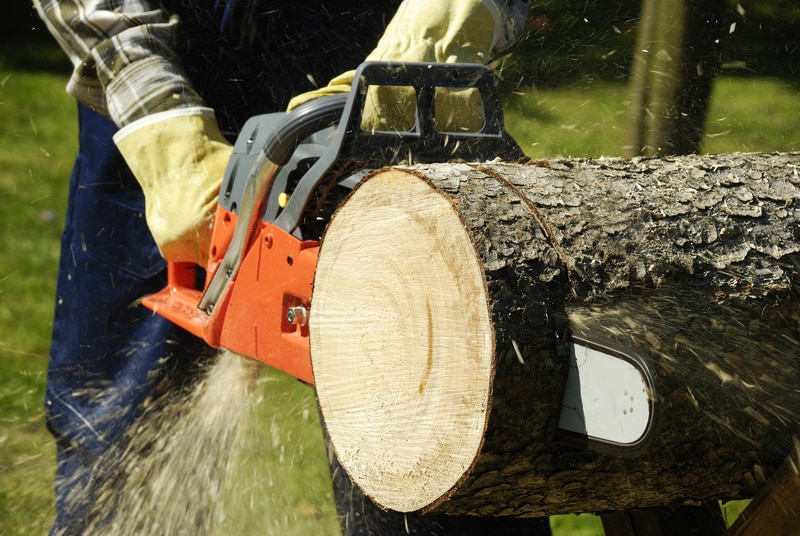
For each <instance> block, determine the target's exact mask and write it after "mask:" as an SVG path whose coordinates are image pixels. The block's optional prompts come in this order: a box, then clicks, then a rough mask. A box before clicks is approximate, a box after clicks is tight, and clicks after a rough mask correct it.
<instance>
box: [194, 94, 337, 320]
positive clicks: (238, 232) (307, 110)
mask: <svg viewBox="0 0 800 536" xmlns="http://www.w3.org/2000/svg"><path fill="white" fill-rule="evenodd" d="M346 101H347V95H332V96H327V97H322V98H319V99H315V100H312V101H310V102H307V103H305V104H303V105H302V106H298V107H297V108H296V109H294V110H293V111H292V112H290V113H288V114H286V116H284V118H283V120H282V121H281V122H280V123H279V124H278V125H277V126H276V128H275V132H274V135H273V136H272V137H271V138H270V139H269V140H268V141H267V144H266V145H265V146H264V149H263V151H262V152H261V153H260V154H259V155H258V158H256V161H255V162H254V163H253V166H252V168H251V169H250V173H249V174H248V177H247V180H246V182H245V188H244V192H243V196H242V199H241V205H240V209H239V214H238V219H237V222H236V227H235V228H234V231H233V236H232V237H231V241H230V243H229V244H228V247H227V249H226V250H225V255H224V257H223V259H222V261H221V263H220V265H219V267H218V268H217V269H216V271H215V272H214V275H213V276H212V277H211V280H210V281H209V283H208V286H207V288H206V291H205V292H204V293H203V297H202V299H201V300H200V303H199V304H198V307H199V308H200V309H202V310H203V311H205V312H206V313H208V314H211V312H212V311H213V310H214V307H216V305H217V303H218V302H219V300H220V298H221V297H222V294H223V292H224V290H225V287H226V286H227V285H228V282H229V281H231V280H232V279H234V278H235V277H236V274H237V273H238V271H239V267H240V266H241V263H242V258H243V256H244V253H245V251H246V250H247V247H248V246H249V243H248V242H249V239H250V238H252V232H251V231H252V230H253V229H255V226H256V225H257V224H258V222H259V221H260V220H261V218H262V216H263V215H264V209H265V207H266V205H265V199H267V198H268V197H269V194H270V191H271V189H272V184H273V181H274V178H275V175H277V173H278V171H279V170H280V168H281V167H282V166H284V165H285V164H286V163H287V162H288V161H289V159H290V158H291V156H292V153H293V152H294V150H295V149H296V148H297V146H298V145H299V144H300V142H302V141H303V140H304V139H306V138H307V137H309V136H310V135H311V134H313V133H314V132H317V131H318V130H321V129H323V128H326V127H328V126H330V125H331V124H335V123H336V122H337V121H338V120H339V119H340V118H341V115H342V110H344V107H345V103H346Z"/></svg>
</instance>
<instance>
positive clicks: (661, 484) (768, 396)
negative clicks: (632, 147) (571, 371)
mask: <svg viewBox="0 0 800 536" xmlns="http://www.w3.org/2000/svg"><path fill="white" fill-rule="evenodd" d="M799 166H800V155H796V154H788V155H781V154H776V155H738V154H737V155H721V156H717V157H709V156H706V157H696V156H695V157H670V158H664V159H629V160H625V159H600V160H560V161H545V162H535V163H533V164H532V165H520V164H484V165H465V164H436V165H429V166H415V167H413V168H410V170H399V169H395V168H393V169H388V170H381V171H378V172H376V173H375V174H373V175H372V176H371V177H370V178H368V179H366V180H365V181H364V182H362V183H361V185H359V187H358V188H357V189H356V190H354V192H353V194H352V195H351V196H350V197H349V198H348V200H347V201H346V202H345V203H344V204H343V205H342V206H341V207H340V208H339V210H338V211H337V213H336V214H335V215H334V217H333V219H332V221H331V224H330V225H329V227H328V230H327V231H326V234H325V236H324V238H323V242H322V246H321V249H320V254H319V264H318V266H317V272H316V278H315V283H314V295H313V299H312V310H311V315H310V319H311V320H310V332H311V358H312V362H313V365H314V375H315V382H316V389H317V394H318V398H319V403H320V408H321V410H322V413H323V415H324V416H325V421H326V428H327V429H328V432H329V434H330V437H331V441H332V444H333V446H334V448H335V450H336V453H337V457H338V459H339V460H340V462H341V463H342V466H343V467H344V468H345V469H346V470H347V471H348V473H349V474H350V476H351V477H352V478H353V480H354V481H355V482H356V483H357V484H358V485H359V486H360V487H361V488H362V489H363V490H364V491H365V493H366V494H367V495H368V496H370V497H372V498H373V499H375V500H376V502H378V503H379V504H381V505H383V506H386V507H389V508H391V509H394V510H405V511H413V510H416V509H423V510H428V511H431V512H438V513H448V514H457V513H467V514H470V515H483V516H491V515H499V516H503V515H506V516H509V515H510V516H522V517H539V516H546V515H553V514H562V513H570V512H607V511H619V510H630V509H636V508H647V507H653V506H670V507H674V506H679V505H681V504H685V503H686V502H689V503H690V504H699V503H705V502H709V501H714V500H717V499H725V500H728V499H735V498H742V497H749V496H752V494H753V493H755V492H756V491H757V490H758V489H759V488H760V487H761V486H763V485H764V483H765V481H766V479H768V478H769V477H770V475H771V474H772V472H773V471H774V470H775V469H776V468H777V467H778V466H780V465H781V463H782V462H783V460H784V459H785V457H786V456H787V454H788V453H789V452H790V451H791V450H792V449H793V440H792V436H794V435H796V434H798V432H800V392H798V391H797V389H796V386H797V385H798V383H800V369H798V367H797V363H796V361H797V352H798V348H800V342H798V340H799V339H800V337H798V332H799V330H798V325H799V324H798V323H799V322H800V320H799V317H798V312H797V311H798V310H800V302H798V296H797V288H798V282H800V276H798V272H800V254H798V251H800V243H799V242H798V240H800V236H799V235H798V231H797V230H798V228H800V208H798V203H800V178H798V175H797V171H798V167H799ZM481 279H483V280H484V282H481ZM569 332H572V333H574V334H578V335H585V336H587V337H589V338H600V339H602V340H605V341H607V342H608V343H609V344H611V345H615V346H617V347H625V348H628V349H630V350H631V351H633V352H634V353H636V354H638V355H639V356H641V358H642V359H643V360H644V362H645V363H646V364H647V367H648V368H649V369H650V371H651V372H652V374H653V377H654V387H653V389H654V393H655V395H654V396H655V400H656V410H655V413H656V417H655V419H656V420H655V425H654V427H653V429H652V434H651V436H650V437H649V439H648V443H647V444H646V445H645V446H644V447H642V448H641V449H639V450H636V451H630V452H628V453H626V454H620V453H619V452H598V451H590V450H585V449H582V448H579V447H577V446H574V445H572V444H570V443H565V442H562V441H561V440H560V436H559V434H558V433H556V424H557V421H558V416H559V413H560V410H561V403H560V401H561V399H562V394H563V390H564V374H565V371H566V368H567V367H568V354H569V350H568V339H567V337H566V336H567V335H568V334H569ZM678 514H679V515H682V514H681V512H678ZM683 526H684V527H685V526H686V524H684V525H683ZM706 534H708V532H706Z"/></svg>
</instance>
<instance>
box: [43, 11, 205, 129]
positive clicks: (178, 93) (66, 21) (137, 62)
mask: <svg viewBox="0 0 800 536" xmlns="http://www.w3.org/2000/svg"><path fill="white" fill-rule="evenodd" d="M34 5H35V6H36V9H37V11H38V12H39V15H40V16H41V17H42V19H43V20H44V21H45V23H46V24H47V26H48V29H49V30H50V33H51V34H53V36H54V37H55V39H56V40H57V41H58V43H59V45H61V48H63V49H64V51H65V52H66V53H67V55H68V56H69V58H70V60H71V62H72V65H73V72H72V76H71V77H70V80H69V82H68V84H67V92H68V93H69V94H71V95H72V96H74V97H75V98H77V99H78V100H79V101H80V102H82V103H83V104H86V105H87V106H89V107H91V108H93V109H94V110H96V111H98V112H100V113H102V114H104V115H106V116H108V117H110V118H111V119H112V120H113V121H114V122H115V123H116V124H117V125H118V126H125V125H128V124H130V123H132V122H133V121H135V120H137V119H141V118H142V117H145V116H147V115H150V114H153V113H156V112H163V111H167V110H173V109H177V108H195V107H201V106H205V104H204V103H203V100H202V99H201V98H200V96H199V95H198V94H197V92H196V91H195V90H194V89H193V88H192V86H191V84H190V83H189V81H188V79H187V76H186V74H185V72H184V70H183V68H182V66H181V61H180V58H179V55H178V54H177V52H176V49H175V42H176V35H177V31H178V24H179V21H178V19H177V17H175V16H172V15H171V14H170V13H168V12H166V11H165V10H164V9H163V8H162V7H161V3H160V2H158V1H148V0H133V1H131V0H34Z"/></svg>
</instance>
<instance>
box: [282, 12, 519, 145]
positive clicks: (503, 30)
mask: <svg viewBox="0 0 800 536" xmlns="http://www.w3.org/2000/svg"><path fill="white" fill-rule="evenodd" d="M529 3H530V2H529V0H453V1H450V2H446V1H441V0H440V1H437V0H404V2H403V3H402V4H401V5H400V8H399V9H398V10H397V13H396V14H395V16H394V17H393V18H392V20H391V22H390V23H389V25H388V26H387V28H386V30H385V31H384V33H383V36H382V37H381V39H380V41H379V42H378V45H377V47H376V48H375V50H373V51H372V52H371V53H370V54H369V55H368V56H367V58H366V60H367V61H393V62H437V63H486V62H487V61H488V60H489V58H490V56H491V55H492V54H493V53H495V52H499V51H502V50H504V49H506V48H508V47H509V46H511V45H512V44H513V43H514V41H516V39H517V38H518V37H519V36H520V34H521V33H522V31H523V29H524V26H525V19H526V16H527V12H528V7H529ZM354 74H355V71H348V72H346V73H343V74H341V75H339V76H337V77H336V78H334V79H333V80H331V82H330V83H329V84H328V85H327V86H326V87H323V88H320V89H317V90H314V91H310V92H307V93H303V94H302V95H298V96H297V97H295V98H294V99H292V101H291V102H290V103H289V110H292V109H294V108H295V107H297V106H299V105H300V104H303V103H304V102H308V101H309V100H312V99H314V98H317V97H320V96H323V95H330V94H336V93H344V92H347V91H349V90H350V86H351V84H352V82H353V75H354ZM370 91H371V93H370V95H369V96H368V99H367V102H366V103H365V109H364V120H363V122H362V128H364V129H367V130H369V129H375V130H390V129H398V130H399V129H403V130H405V129H407V128H409V127H410V126H411V125H413V114H414V100H413V97H412V95H413V93H412V91H413V90H411V89H410V88H397V87H388V86H384V87H374V88H371V89H370ZM439 93H442V94H441V95H440V94H439ZM436 110H437V117H436V121H437V126H438V128H439V130H442V131H452V130H455V129H466V130H477V129H479V128H480V126H481V125H482V123H483V115H482V111H481V107H480V99H479V96H478V95H477V94H476V92H475V91H474V90H461V91H454V90H451V91H448V92H446V93H445V92H442V91H439V92H437V102H436Z"/></svg>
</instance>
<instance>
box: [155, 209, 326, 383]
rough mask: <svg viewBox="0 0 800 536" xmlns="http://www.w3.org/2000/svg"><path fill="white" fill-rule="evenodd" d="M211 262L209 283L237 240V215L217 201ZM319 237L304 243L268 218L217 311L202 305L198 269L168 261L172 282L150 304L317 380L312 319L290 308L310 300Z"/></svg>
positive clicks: (212, 338) (223, 342) (220, 340)
mask: <svg viewBox="0 0 800 536" xmlns="http://www.w3.org/2000/svg"><path fill="white" fill-rule="evenodd" d="M216 222H217V223H216V225H215V226H214V236H213V240H212V246H211V257H210V261H209V267H208V277H207V278H206V281H210V280H211V278H212V277H213V275H214V273H215V271H216V269H217V268H218V267H219V266H220V261H221V259H222V255H221V253H222V252H224V251H225V250H226V249H227V245H228V244H229V243H230V239H231V235H232V233H233V228H234V226H235V224H236V215H235V214H233V213H231V212H229V211H227V210H225V209H224V208H222V207H217V216H216ZM318 250H319V243H318V242H316V241H303V240H300V239H298V238H296V237H294V236H292V235H291V234H289V233H287V232H286V231H284V230H283V229H281V228H279V227H276V226H275V225H272V224H271V223H269V222H263V221H262V222H260V223H259V225H258V228H257V229H255V230H254V231H253V236H252V237H251V240H250V245H249V247H248V248H247V251H246V252H245V254H244V257H243V260H242V265H241V268H240V269H239V271H238V273H237V274H236V275H235V276H234V277H233V279H231V281H230V283H229V284H228V285H227V287H226V290H225V293H224V294H223V296H222V298H221V299H220V301H219V302H218V303H217V305H216V306H215V307H214V309H213V310H212V311H211V312H206V311H203V310H201V309H200V308H199V304H200V300H201V298H202V295H203V291H204V290H205V289H201V288H198V285H197V278H198V271H199V270H198V267H197V265H195V264H191V263H173V262H171V263H169V264H168V268H167V273H168V276H167V277H168V281H167V286H166V287H165V288H164V289H163V290H161V291H160V292H158V293H156V294H153V295H151V296H148V297H146V298H145V299H144V300H143V304H144V305H145V306H146V307H148V308H150V309H152V310H153V311H154V312H156V313H158V314H159V315H161V316H163V317H165V318H167V319H168V320H170V321H171V322H173V323H175V324H177V325H178V326H180V327H182V328H183V329H185V330H186V331H188V332H190V333H192V334H194V335H195V336H197V337H200V338H202V339H204V340H205V341H206V343H208V344H209V345H211V346H213V347H215V348H220V347H222V348H225V349H227V350H230V351H232V352H236V353H239V354H243V355H246V356H248V357H252V358H254V359H257V360H259V361H262V362H263V363H266V364H268V365H270V366H272V367H275V368H277V369H279V370H282V371H284V372H287V373H289V374H291V375H292V376H295V377H296V378H298V379H300V380H302V381H304V382H307V383H309V384H312V383H313V376H312V373H311V358H310V355H309V345H308V324H307V322H305V321H304V319H302V318H298V319H297V321H296V322H294V323H292V322H290V321H289V319H288V318H287V316H288V315H287V313H288V312H289V311H290V309H293V308H298V307H301V308H303V309H304V310H305V311H308V310H309V307H310V305H311V286H312V283H313V280H314V270H315V268H316V263H317V252H318Z"/></svg>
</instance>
